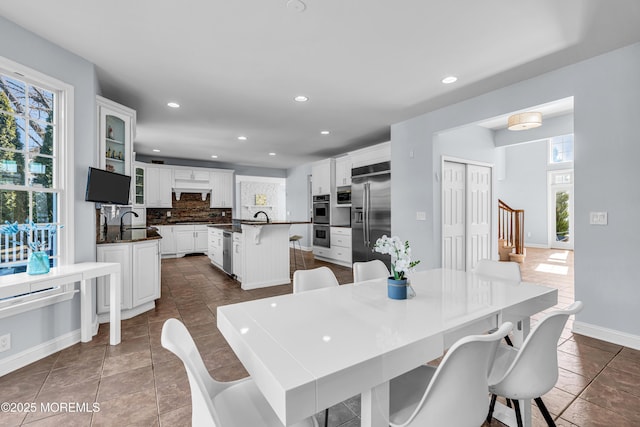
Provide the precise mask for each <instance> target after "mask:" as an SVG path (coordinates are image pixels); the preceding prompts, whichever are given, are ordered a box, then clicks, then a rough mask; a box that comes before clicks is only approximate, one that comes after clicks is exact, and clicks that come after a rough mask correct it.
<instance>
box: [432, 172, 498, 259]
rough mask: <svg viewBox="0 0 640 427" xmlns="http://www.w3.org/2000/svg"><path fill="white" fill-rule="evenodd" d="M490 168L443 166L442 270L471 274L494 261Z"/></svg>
mask: <svg viewBox="0 0 640 427" xmlns="http://www.w3.org/2000/svg"><path fill="white" fill-rule="evenodd" d="M491 188H492V179H491V167H488V166H482V165H476V164H467V163H463V162H453V161H444V162H443V165H442V267H443V268H449V269H453V270H461V271H470V270H472V269H473V268H474V267H475V266H476V264H477V263H478V260H480V259H483V258H489V259H490V258H491V218H492V214H491V212H492V206H491V201H492V198H491Z"/></svg>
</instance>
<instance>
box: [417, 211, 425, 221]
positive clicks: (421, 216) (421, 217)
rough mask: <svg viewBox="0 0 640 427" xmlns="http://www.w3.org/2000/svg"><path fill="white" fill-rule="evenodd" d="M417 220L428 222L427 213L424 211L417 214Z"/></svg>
mask: <svg viewBox="0 0 640 427" xmlns="http://www.w3.org/2000/svg"><path fill="white" fill-rule="evenodd" d="M416 220H417V221H426V220H427V213H426V212H424V211H418V212H416Z"/></svg>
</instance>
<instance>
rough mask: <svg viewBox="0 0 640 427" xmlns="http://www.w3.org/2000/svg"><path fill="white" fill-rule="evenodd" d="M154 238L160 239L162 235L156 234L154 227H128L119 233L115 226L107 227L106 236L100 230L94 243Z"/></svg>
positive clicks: (129, 241) (156, 230)
mask: <svg viewBox="0 0 640 427" xmlns="http://www.w3.org/2000/svg"><path fill="white" fill-rule="evenodd" d="M156 239H162V236H161V235H160V234H158V229H157V228H155V227H134V228H128V229H126V230H125V231H123V232H122V233H120V227H118V226H115V227H109V229H108V230H107V235H106V236H105V235H104V233H103V232H100V235H99V236H98V239H97V241H96V244H98V245H102V244H108V243H133V242H142V241H145V240H156Z"/></svg>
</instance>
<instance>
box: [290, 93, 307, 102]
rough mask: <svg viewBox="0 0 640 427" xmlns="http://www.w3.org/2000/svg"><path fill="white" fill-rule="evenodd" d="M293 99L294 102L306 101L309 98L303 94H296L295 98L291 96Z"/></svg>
mask: <svg viewBox="0 0 640 427" xmlns="http://www.w3.org/2000/svg"><path fill="white" fill-rule="evenodd" d="M293 100H294V101H296V102H307V101H308V100H309V97H308V96H304V95H298V96H296V97H295V98H293Z"/></svg>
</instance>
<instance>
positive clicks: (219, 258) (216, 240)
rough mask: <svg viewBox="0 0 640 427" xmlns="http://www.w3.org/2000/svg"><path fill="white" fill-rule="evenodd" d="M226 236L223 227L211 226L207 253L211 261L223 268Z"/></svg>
mask: <svg viewBox="0 0 640 427" xmlns="http://www.w3.org/2000/svg"><path fill="white" fill-rule="evenodd" d="M223 242H224V236H223V232H222V229H219V228H215V227H209V230H208V244H209V248H208V251H207V254H208V255H209V259H210V260H211V263H212V264H213V265H215V266H217V267H218V268H222V262H223V258H224V257H223V253H222V252H223V250H224V243H223Z"/></svg>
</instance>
